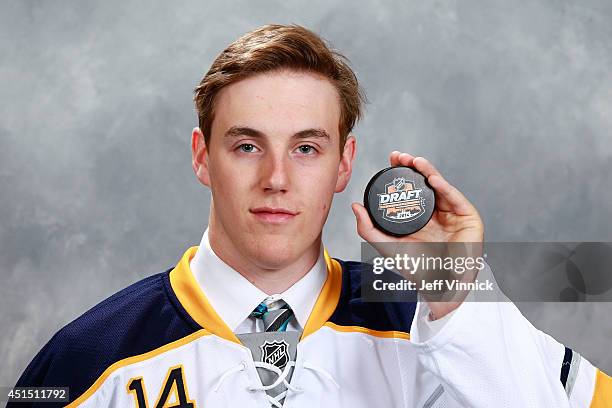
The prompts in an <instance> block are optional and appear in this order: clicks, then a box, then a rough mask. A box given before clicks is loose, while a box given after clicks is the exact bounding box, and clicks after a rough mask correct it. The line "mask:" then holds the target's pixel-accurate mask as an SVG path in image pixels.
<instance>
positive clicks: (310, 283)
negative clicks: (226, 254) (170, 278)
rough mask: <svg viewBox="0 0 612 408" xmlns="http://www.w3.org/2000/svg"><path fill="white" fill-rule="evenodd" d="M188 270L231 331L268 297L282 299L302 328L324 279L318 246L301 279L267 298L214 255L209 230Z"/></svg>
mask: <svg viewBox="0 0 612 408" xmlns="http://www.w3.org/2000/svg"><path fill="white" fill-rule="evenodd" d="M190 267H191V271H192V273H193V276H194V277H195V279H196V281H197V282H198V284H199V285H200V288H201V289H202V291H203V292H204V294H205V295H206V297H207V298H208V300H209V302H210V304H211V305H212V307H213V308H214V309H215V311H216V312H217V314H218V315H219V316H220V317H221V319H223V321H224V322H225V323H226V324H227V325H228V326H229V328H230V329H231V330H232V331H236V329H237V328H238V326H239V325H240V324H241V323H242V322H244V320H245V319H248V318H249V315H250V314H251V312H252V311H253V309H255V307H256V306H257V305H258V304H259V303H260V302H261V301H263V300H264V299H266V298H269V297H272V299H281V298H282V299H283V300H284V301H285V302H287V304H288V305H289V306H290V307H291V309H292V310H293V312H294V314H295V317H296V319H297V322H298V324H299V325H300V326H301V328H302V329H303V328H304V327H305V325H306V322H307V321H308V317H309V316H310V313H311V311H312V308H313V306H314V304H315V302H316V300H317V297H318V296H319V293H320V292H321V288H322V287H323V284H324V283H325V280H326V279H327V266H326V263H325V257H324V255H323V245H321V249H320V251H319V258H318V259H317V262H316V263H315V265H314V266H313V267H312V269H311V270H310V271H308V273H306V275H304V277H302V278H301V279H300V280H299V281H297V282H296V283H294V284H293V286H291V287H290V288H289V289H287V290H286V291H284V292H283V293H280V294H275V295H268V294H266V293H265V292H263V291H261V290H260V289H258V288H257V287H256V286H255V285H253V284H252V283H251V282H249V281H248V280H247V279H246V278H245V277H244V276H242V275H241V274H240V273H239V272H237V271H236V270H235V269H232V268H231V267H230V266H229V265H227V264H226V263H225V262H223V260H221V258H219V257H218V256H217V254H216V253H215V252H214V251H213V250H212V248H211V247H210V242H209V241H208V228H207V229H206V231H204V235H203V236H202V241H201V243H200V246H199V248H198V250H197V252H196V254H195V255H194V257H193V258H192V259H191V262H190Z"/></svg>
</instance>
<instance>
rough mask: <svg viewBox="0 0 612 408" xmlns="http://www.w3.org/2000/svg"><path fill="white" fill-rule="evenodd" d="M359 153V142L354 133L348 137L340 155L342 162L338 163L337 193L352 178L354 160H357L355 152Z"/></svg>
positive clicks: (342, 189)
mask: <svg viewBox="0 0 612 408" xmlns="http://www.w3.org/2000/svg"><path fill="white" fill-rule="evenodd" d="M356 153H357V142H356V141H355V137H354V136H353V135H352V134H349V136H348V137H347V138H346V142H345V143H344V149H343V150H342V156H341V157H340V163H339V165H338V179H337V181H336V188H335V190H334V192H335V193H340V192H342V191H344V189H345V188H346V186H347V185H348V183H349V181H350V180H351V173H352V172H353V160H355V154H356Z"/></svg>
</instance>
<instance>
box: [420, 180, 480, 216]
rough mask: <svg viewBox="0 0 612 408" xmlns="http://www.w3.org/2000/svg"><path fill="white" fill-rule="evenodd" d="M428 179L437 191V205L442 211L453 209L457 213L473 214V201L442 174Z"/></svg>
mask: <svg viewBox="0 0 612 408" xmlns="http://www.w3.org/2000/svg"><path fill="white" fill-rule="evenodd" d="M427 181H428V182H429V185H430V186H431V187H433V189H434V192H435V193H436V198H437V200H436V207H438V208H439V209H440V210H442V211H452V212H454V213H455V214H457V215H471V214H473V212H474V211H475V209H474V206H473V205H472V203H470V202H469V200H468V199H467V198H465V196H464V195H463V194H462V193H461V191H459V190H458V189H457V188H455V187H454V186H452V185H451V184H450V183H449V182H448V181H446V180H445V179H444V178H443V177H442V176H440V175H437V174H434V175H432V176H430V177H429V178H428V179H427Z"/></svg>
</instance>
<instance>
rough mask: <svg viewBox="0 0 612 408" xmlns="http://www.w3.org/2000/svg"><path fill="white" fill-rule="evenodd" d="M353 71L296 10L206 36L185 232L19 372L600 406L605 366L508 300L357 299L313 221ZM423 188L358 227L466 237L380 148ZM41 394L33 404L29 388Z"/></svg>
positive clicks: (323, 199) (222, 388)
mask: <svg viewBox="0 0 612 408" xmlns="http://www.w3.org/2000/svg"><path fill="white" fill-rule="evenodd" d="M361 101H362V98H361V96H360V92H359V87H358V84H357V80H356V77H355V75H354V74H353V72H352V71H351V70H350V68H349V67H348V66H347V65H346V63H345V62H344V60H343V59H342V57H341V56H340V55H339V54H337V53H334V52H332V51H330V50H329V49H328V47H327V46H326V45H325V43H324V42H323V41H322V40H321V39H320V38H319V37H317V36H316V35H315V34H313V33H312V32H310V31H308V30H306V29H304V28H302V27H299V26H280V25H270V26H264V27H261V28H259V29H257V30H255V31H253V32H251V33H248V34H246V35H245V36H243V37H242V38H240V39H238V40H237V41H236V42H234V43H233V44H231V45H230V46H229V47H228V48H227V49H226V50H224V51H223V52H222V53H221V54H220V55H219V56H218V57H217V59H216V60H215V61H214V63H213V65H212V67H211V69H210V70H209V72H208V73H207V74H206V75H205V76H204V78H203V79H202V81H201V83H200V85H199V86H198V88H197V89H196V96H195V102H196V108H197V111H198V116H199V127H198V128H196V129H194V131H193V134H192V151H193V168H194V171H195V173H196V176H197V177H198V179H199V180H200V181H201V183H202V184H204V185H205V186H207V187H209V188H210V190H211V192H212V200H211V208H210V216H209V224H208V228H207V230H206V231H205V232H204V235H203V238H202V242H201V244H200V246H199V247H193V248H190V249H188V250H187V252H185V254H184V255H183V257H182V258H181V260H180V261H179V263H178V265H177V266H176V267H175V268H173V269H170V270H168V271H166V272H163V273H161V274H158V275H154V276H151V277H149V278H146V279H144V280H142V281H140V282H138V283H136V284H134V285H132V286H130V287H128V288H126V289H124V290H123V291H121V292H119V293H117V294H115V295H113V296H112V297H110V298H109V299H107V300H105V301H104V302H102V303H101V304H99V305H97V306H95V307H94V308H93V309H91V310H90V311H88V312H86V313H85V314H84V315H83V316H81V317H79V318H78V319H76V320H75V321H74V322H72V323H70V324H68V325H67V326H66V327H64V328H63V329H62V330H60V331H59V332H58V333H57V334H56V335H55V336H54V337H53V338H52V339H51V341H50V342H49V343H48V344H47V345H46V346H45V347H44V348H43V349H42V350H41V351H40V353H39V354H38V355H37V356H36V357H35V359H34V360H33V361H32V363H30V365H29V366H28V368H27V369H26V371H25V372H24V373H23V375H22V377H21V378H20V380H19V382H18V385H19V386H42V385H44V386H68V387H70V401H71V404H70V406H88V407H89V406H91V407H106V406H121V407H124V406H136V407H140V408H144V407H149V406H155V407H166V406H173V407H196V406H200V407H237V406H249V407H250V406H258V407H269V406H275V407H280V406H285V407H310V406H313V405H314V406H330V407H335V406H338V407H370V406H378V407H423V406H424V407H442V406H445V407H451V406H452V407H467V406H470V407H493V406H506V407H588V406H591V407H605V406H610V401H611V400H612V382H611V380H610V378H609V377H607V376H606V375H605V374H603V373H602V372H600V371H599V370H597V369H596V368H594V367H593V366H592V365H591V364H590V363H589V362H588V361H587V360H586V359H583V358H580V356H579V355H578V353H576V352H572V350H570V349H568V348H565V347H564V346H563V345H561V344H559V343H557V342H556V341H554V340H553V339H552V338H550V337H549V336H547V335H546V334H544V333H542V332H540V331H538V330H536V329H535V328H533V327H532V326H531V325H530V324H529V322H527V321H526V320H525V319H524V317H523V316H522V315H521V314H520V312H519V311H518V310H517V309H516V308H515V307H514V305H512V304H511V303H509V302H500V303H489V304H484V303H477V302H464V303H461V302H455V303H451V302H445V303H436V302H422V303H421V302H419V303H418V304H417V303H411V302H404V303H366V302H363V301H362V300H361V298H360V288H359V282H360V279H359V276H360V273H361V271H362V270H363V268H364V267H365V266H364V265H363V264H360V263H358V262H349V261H341V260H339V259H335V258H331V257H330V256H329V255H328V254H327V252H326V251H325V250H324V248H323V244H322V240H321V235H322V229H323V225H324V223H325V220H326V219H327V216H328V212H329V209H330V206H331V202H332V198H333V195H334V194H335V193H337V192H341V191H343V190H344V189H345V187H346V185H347V184H348V182H349V179H350V176H351V171H352V165H353V161H354V158H355V152H356V140H355V138H354V137H353V136H352V135H351V133H350V132H351V130H352V128H353V125H354V124H355V121H356V120H357V119H358V118H359V117H360V114H361ZM390 164H391V165H392V166H396V165H404V166H411V167H414V168H416V169H417V170H419V171H420V172H421V173H423V174H424V175H425V176H426V177H427V179H428V181H429V183H430V185H431V186H432V187H433V188H434V190H435V193H436V210H435V212H434V216H433V218H432V219H431V221H430V222H429V223H428V224H427V226H426V227H425V228H423V229H422V230H420V231H419V232H417V233H415V234H413V235H411V236H409V237H407V238H402V239H398V238H393V237H390V236H387V235H385V234H383V233H381V232H379V231H378V230H376V229H375V228H373V226H372V223H371V221H370V219H369V218H368V215H367V212H366V211H365V209H364V208H363V206H361V205H360V204H357V203H354V204H353V206H352V207H353V211H354V212H355V216H356V219H357V230H358V233H359V235H360V236H361V237H362V238H363V239H365V240H366V241H369V242H383V241H386V242H389V241H391V242H404V241H405V242H430V241H444V242H482V239H483V224H482V221H481V219H480V216H479V215H478V212H477V211H476V209H475V208H474V207H473V206H472V205H471V204H470V202H469V201H468V200H467V199H466V198H465V197H464V196H463V195H462V194H461V193H460V192H459V191H458V190H457V189H456V188H454V187H453V186H451V185H450V184H449V183H448V182H447V181H446V180H445V179H444V178H443V177H442V175H441V174H440V173H439V172H438V171H437V170H436V168H435V167H434V166H433V165H432V164H431V163H429V162H428V161H427V160H425V159H423V158H414V157H413V156H411V155H409V154H406V153H399V152H392V153H391V154H390ZM45 406H48V405H45Z"/></svg>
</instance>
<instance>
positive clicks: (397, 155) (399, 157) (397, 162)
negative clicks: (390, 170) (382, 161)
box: [389, 150, 414, 167]
mask: <svg viewBox="0 0 612 408" xmlns="http://www.w3.org/2000/svg"><path fill="white" fill-rule="evenodd" d="M413 160H414V156H412V155H411V154H409V153H402V152H398V151H397V150H396V151H393V152H391V154H390V155H389V163H390V164H391V167H396V166H406V167H412V161H413Z"/></svg>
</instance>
